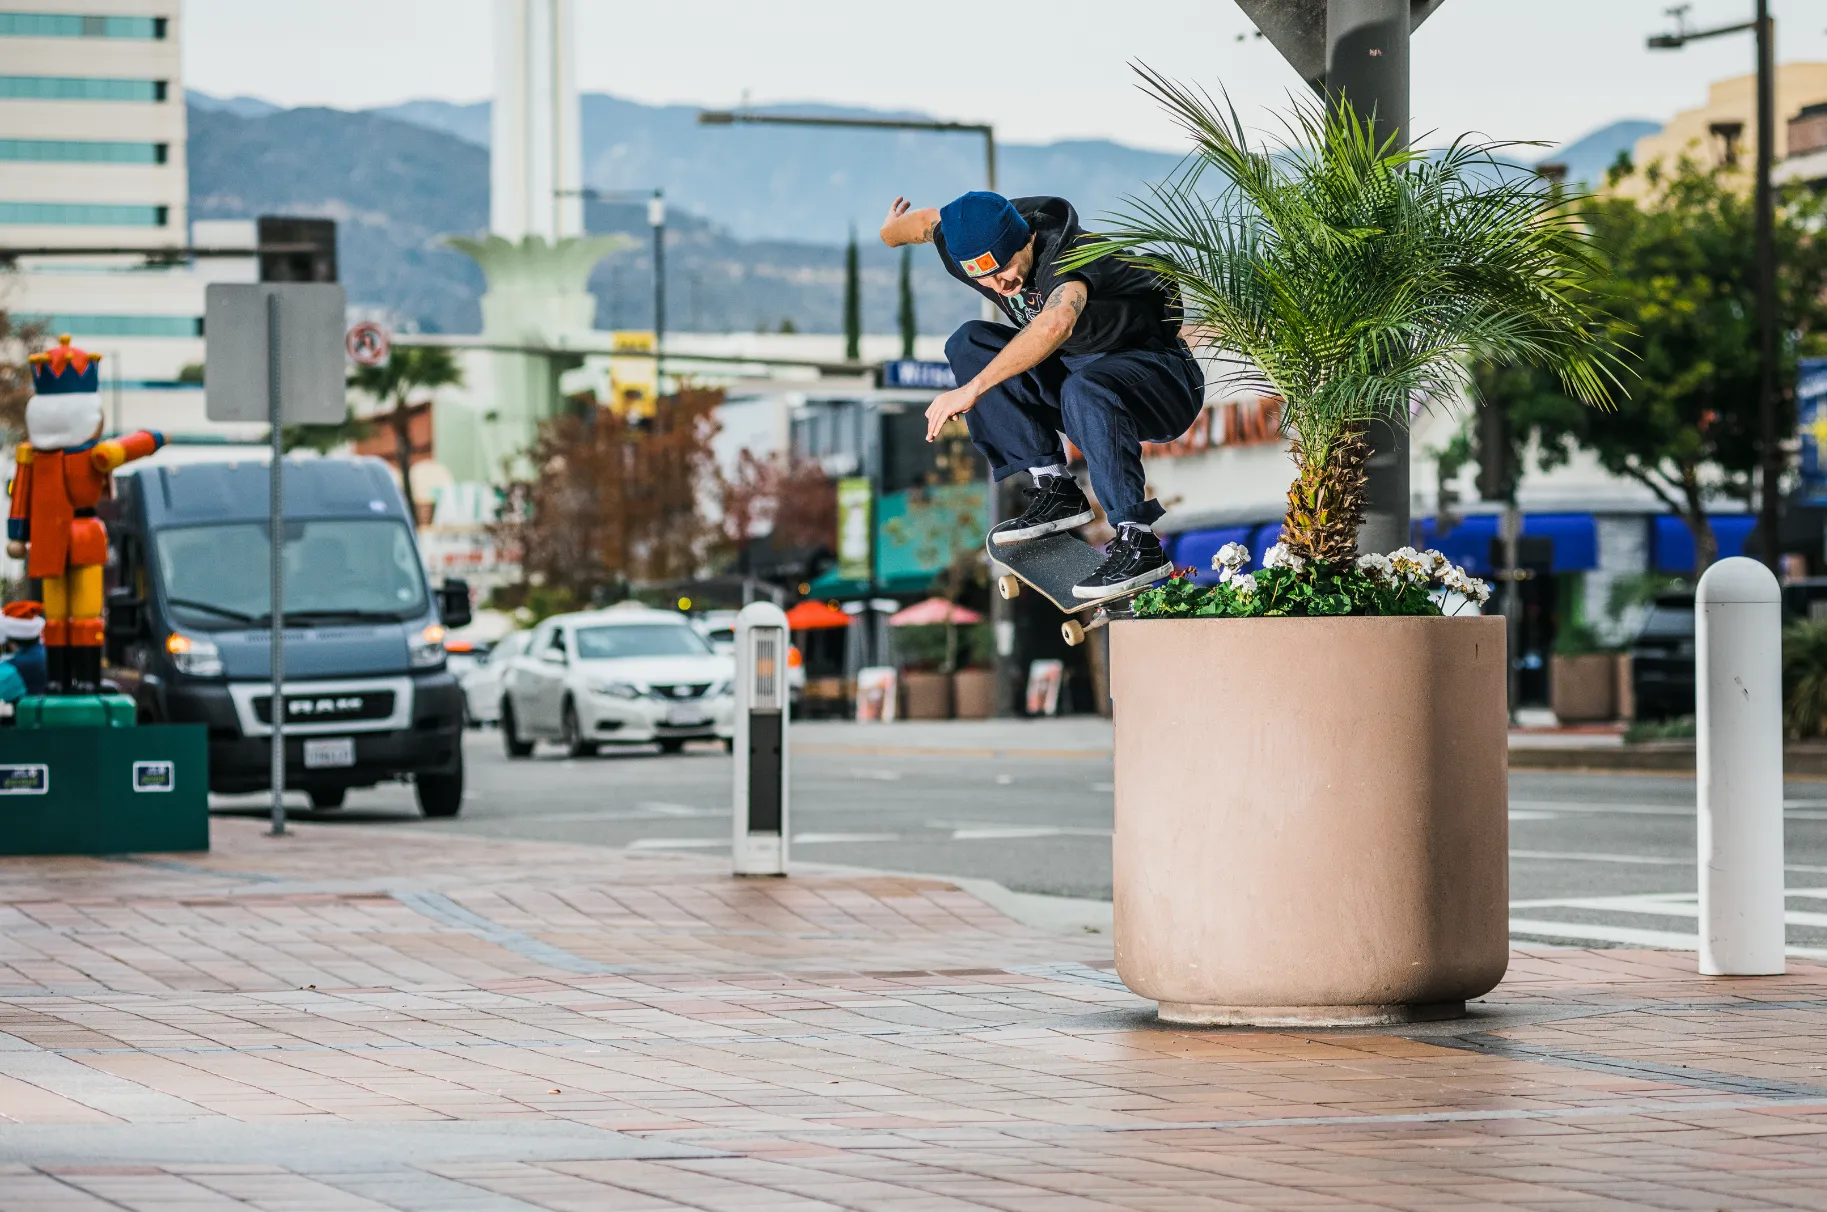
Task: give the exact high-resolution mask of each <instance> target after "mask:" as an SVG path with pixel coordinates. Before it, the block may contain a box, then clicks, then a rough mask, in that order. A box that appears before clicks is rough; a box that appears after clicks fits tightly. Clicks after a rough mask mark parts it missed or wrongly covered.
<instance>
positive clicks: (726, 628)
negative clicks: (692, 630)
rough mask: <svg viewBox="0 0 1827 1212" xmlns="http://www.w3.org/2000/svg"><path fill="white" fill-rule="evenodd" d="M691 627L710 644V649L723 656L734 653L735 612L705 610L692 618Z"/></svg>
mask: <svg viewBox="0 0 1827 1212" xmlns="http://www.w3.org/2000/svg"><path fill="white" fill-rule="evenodd" d="M691 625H692V626H693V627H696V628H697V629H698V634H699V635H701V636H703V637H704V638H705V639H706V640H708V641H709V642H710V646H711V648H712V649H713V650H714V651H716V652H720V653H722V654H723V655H724V656H734V655H735V653H736V611H734V610H707V611H705V612H704V613H703V614H701V615H698V616H697V617H695V618H693V619H692V621H691Z"/></svg>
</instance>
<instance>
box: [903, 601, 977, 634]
mask: <svg viewBox="0 0 1827 1212" xmlns="http://www.w3.org/2000/svg"><path fill="white" fill-rule="evenodd" d="M981 622H983V616H982V615H980V614H978V613H977V612H976V611H975V610H967V609H965V608H964V607H963V606H959V605H957V604H956V603H954V602H948V601H946V600H945V599H944V598H927V599H926V600H925V601H924V602H915V603H914V604H913V605H912V606H909V607H908V608H907V609H906V610H902V611H899V612H897V613H895V614H891V615H889V616H888V625H889V626H890V627H922V626H928V625H930V624H934V623H958V624H965V623H981Z"/></svg>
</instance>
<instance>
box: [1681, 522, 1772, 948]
mask: <svg viewBox="0 0 1827 1212" xmlns="http://www.w3.org/2000/svg"><path fill="white" fill-rule="evenodd" d="M1694 632H1695V640H1696V645H1695V657H1694V659H1695V667H1694V674H1695V677H1694V690H1695V698H1696V700H1697V701H1696V707H1697V718H1696V725H1697V729H1696V731H1697V738H1698V744H1697V749H1698V754H1697V757H1698V762H1699V765H1698V770H1699V776H1700V972H1701V974H1702V975H1703V976H1773V975H1778V974H1780V973H1782V972H1783V971H1784V961H1783V945H1784V941H1785V940H1784V937H1783V670H1782V591H1781V589H1780V588H1779V587H1778V586H1777V583H1776V578H1775V577H1774V576H1773V575H1771V573H1770V570H1769V569H1768V568H1765V567H1764V566H1763V565H1762V564H1760V563H1758V562H1757V561H1756V560H1748V559H1745V558H1743V557H1742V556H1734V557H1732V558H1730V559H1725V560H1720V561H1719V562H1718V563H1717V564H1714V565H1713V566H1712V567H1711V568H1709V569H1707V570H1706V575H1705V576H1703V577H1701V578H1700V588H1699V591H1698V592H1697V593H1696V594H1695V595H1694Z"/></svg>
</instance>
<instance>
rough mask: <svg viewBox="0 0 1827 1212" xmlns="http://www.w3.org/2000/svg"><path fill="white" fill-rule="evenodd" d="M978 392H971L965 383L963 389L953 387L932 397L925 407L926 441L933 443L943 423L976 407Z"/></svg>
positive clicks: (943, 425) (942, 427) (943, 426)
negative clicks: (931, 400)
mask: <svg viewBox="0 0 1827 1212" xmlns="http://www.w3.org/2000/svg"><path fill="white" fill-rule="evenodd" d="M978 394H979V393H978V392H976V391H973V390H972V389H971V387H970V385H969V384H968V383H967V384H965V385H964V386H963V387H954V388H952V389H951V390H950V391H947V392H942V393H941V394H939V395H937V396H934V397H933V402H932V403H931V404H928V405H927V406H926V440H927V441H928V442H931V441H933V440H934V439H936V438H937V437H938V436H939V431H940V430H941V429H944V428H945V423H946V422H947V421H949V420H951V419H952V418H953V417H961V416H963V415H964V414H965V413H967V412H969V411H970V410H971V409H973V408H975V407H977V397H978Z"/></svg>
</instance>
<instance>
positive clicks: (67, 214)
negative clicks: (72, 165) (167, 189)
mask: <svg viewBox="0 0 1827 1212" xmlns="http://www.w3.org/2000/svg"><path fill="white" fill-rule="evenodd" d="M170 214H171V208H170V207H169V206H133V205H123V204H121V203H114V202H0V223H40V224H57V225H59V226H66V225H67V226H73V227H163V226H165V223H166V220H167V219H168V218H169V217H170Z"/></svg>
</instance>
